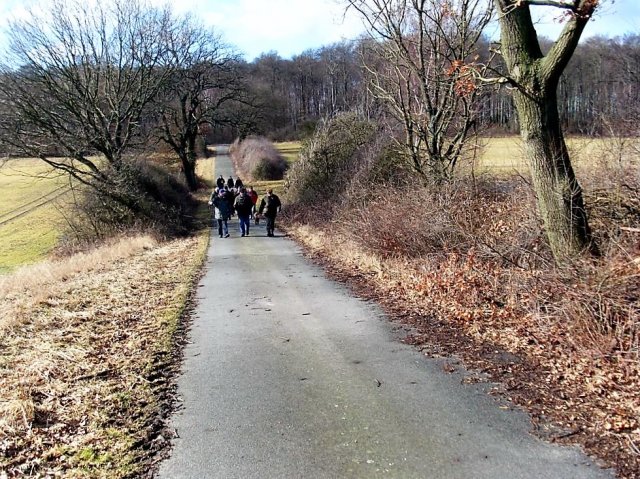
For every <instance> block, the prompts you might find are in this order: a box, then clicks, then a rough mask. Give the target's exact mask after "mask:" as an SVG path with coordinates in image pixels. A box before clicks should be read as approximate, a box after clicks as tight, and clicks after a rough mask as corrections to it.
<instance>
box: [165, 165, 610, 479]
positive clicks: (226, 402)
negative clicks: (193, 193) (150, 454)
mask: <svg viewBox="0 0 640 479" xmlns="http://www.w3.org/2000/svg"><path fill="white" fill-rule="evenodd" d="M216 168H217V172H216V173H217V174H220V173H222V174H224V175H225V178H226V177H228V175H229V173H230V163H229V161H228V159H227V158H226V157H219V158H218V159H217V161H216ZM236 226H237V223H235V222H234V226H233V228H232V231H231V238H228V239H219V238H217V236H216V235H214V236H213V240H212V244H211V247H210V250H209V259H208V263H207V266H206V275H205V276H204V278H203V279H202V281H201V283H200V288H199V289H198V292H199V295H198V298H199V304H198V307H197V310H196V313H195V319H194V324H193V328H192V330H191V333H190V334H191V341H192V343H191V344H189V346H188V347H187V348H186V352H185V363H184V367H183V370H184V373H183V375H182V376H181V377H180V379H179V385H178V386H179V393H180V395H181V396H182V398H183V399H184V402H183V406H184V407H183V408H181V409H180V410H179V411H178V412H177V413H176V414H175V416H174V417H173V427H175V428H176V430H177V431H178V434H179V438H177V439H175V440H174V441H173V447H174V449H173V451H172V455H171V457H170V458H169V459H168V460H166V461H165V462H164V463H163V464H162V466H161V470H160V474H159V475H160V477H161V478H167V479H174V478H194V479H196V478H198V479H200V478H225V479H230V478H242V479H247V478H343V477H344V478H376V477H390V478H425V479H448V478H451V479H467V478H469V479H481V478H487V479H488V478H491V479H517V478H540V479H543V478H544V479H550V478H561V479H578V478H612V477H613V476H612V475H611V474H609V473H608V472H607V471H603V470H601V469H599V468H598V467H596V466H594V465H593V464H591V463H590V462H589V460H588V459H587V458H586V457H585V456H584V455H582V454H581V453H580V452H579V451H577V450H576V449H573V448H565V447H559V446H556V445H551V444H547V443H544V442H542V441H539V440H537V439H536V438H534V437H533V436H531V435H530V434H528V430H529V429H530V424H529V421H528V419H527V417H526V416H525V415H524V414H521V413H516V412H512V411H508V410H505V409H501V408H500V407H499V404H498V403H497V402H496V400H495V399H493V398H492V397H491V396H489V395H488V394H487V393H486V389H487V386H486V385H484V386H483V385H477V384H476V385H465V384H462V383H461V378H462V377H461V376H460V375H458V374H446V373H444V372H443V371H442V367H441V363H440V362H438V361H436V360H430V359H426V358H425V357H424V356H422V355H421V354H420V353H418V352H417V351H415V350H414V349H412V348H411V347H409V346H405V345H403V344H402V343H400V342H399V341H398V338H397V337H396V334H395V333H393V332H392V329H391V327H390V326H389V325H388V323H387V321H386V320H385V318H384V316H383V314H382V313H381V312H380V311H379V310H378V309H377V308H376V307H375V306H374V305H372V304H369V303H367V302H363V301H361V300H358V299H356V298H354V297H352V296H351V295H349V293H348V292H347V291H345V289H344V288H343V287H342V286H340V285H338V284H336V283H334V282H332V281H330V280H328V279H327V278H326V277H325V276H324V274H323V272H322V271H321V270H320V269H318V268H317V267H315V266H313V265H311V264H309V263H308V262H307V261H305V260H304V259H303V257H302V255H301V254H300V250H299V249H298V248H297V247H296V245H295V244H294V243H293V242H292V241H290V240H288V239H286V238H284V237H283V236H282V235H281V234H280V235H279V234H278V233H277V232H276V238H268V237H267V236H266V234H265V230H264V229H263V227H260V228H259V229H255V228H254V229H253V230H252V231H251V236H249V237H247V238H240V237H239V233H238V231H237V227H236ZM336 247H339V245H336Z"/></svg>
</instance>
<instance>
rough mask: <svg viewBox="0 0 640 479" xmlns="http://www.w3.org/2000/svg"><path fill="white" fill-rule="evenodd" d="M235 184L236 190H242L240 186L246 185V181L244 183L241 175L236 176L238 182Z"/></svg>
mask: <svg viewBox="0 0 640 479" xmlns="http://www.w3.org/2000/svg"><path fill="white" fill-rule="evenodd" d="M233 186H234V188H235V189H236V190H240V188H242V187H243V186H244V183H242V180H241V179H240V177H238V178H236V182H235V184H234V185H233Z"/></svg>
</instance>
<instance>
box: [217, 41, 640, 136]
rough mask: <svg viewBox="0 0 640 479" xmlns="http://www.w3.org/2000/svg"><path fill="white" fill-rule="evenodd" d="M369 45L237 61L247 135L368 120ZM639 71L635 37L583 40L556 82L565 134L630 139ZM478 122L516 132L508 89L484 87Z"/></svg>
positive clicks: (639, 102) (491, 130)
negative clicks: (342, 119)
mask: <svg viewBox="0 0 640 479" xmlns="http://www.w3.org/2000/svg"><path fill="white" fill-rule="evenodd" d="M367 42H368V40H366V39H363V40H351V41H342V42H338V43H334V44H330V45H324V46H321V47H318V48H314V49H309V50H306V51H304V52H302V53H300V54H298V55H294V56H292V57H291V58H289V59H287V58H283V57H281V56H280V55H279V54H278V53H277V52H275V51H271V52H266V53H263V54H262V55H260V56H259V57H257V58H256V59H254V60H253V61H252V62H247V63H244V62H243V63H241V64H240V67H241V68H242V69H243V70H245V71H246V77H247V78H249V79H250V81H249V87H250V88H251V90H252V93H253V95H254V97H255V98H256V99H258V100H259V103H260V104H263V105H265V108H264V110H263V111H260V112H259V114H257V115H256V118H255V120H254V122H253V124H249V125H247V127H246V128H247V129H246V131H247V132H250V133H252V134H260V135H265V136H269V137H271V138H272V139H275V140H287V139H297V138H300V137H304V136H307V135H308V134H309V133H310V132H311V131H313V128H314V126H315V124H316V122H317V121H318V120H320V119H322V118H326V117H330V116H331V115H334V114H335V113H336V112H341V111H354V110H355V111H359V112H361V113H362V114H363V115H365V116H368V117H374V116H375V115H376V112H377V109H378V108H379V105H378V104H377V103H376V101H375V98H374V97H373V96H372V95H371V93H370V92H369V91H368V90H367V78H366V74H365V72H364V71H363V67H362V56H363V51H364V50H365V49H366V44H367ZM481 42H482V44H483V45H482V47H481V49H480V50H481V51H484V52H488V51H489V48H490V46H491V44H490V42H489V41H488V40H487V39H486V38H482V40H481ZM541 44H542V47H543V49H544V50H548V49H549V48H550V46H551V44H552V40H550V39H548V38H542V39H541ZM496 68H500V65H496ZM638 72H640V34H636V33H630V34H627V35H624V36H622V37H620V36H611V37H605V36H596V37H591V38H587V39H585V40H583V41H582V42H581V43H580V45H578V47H577V48H576V51H575V53H574V54H573V57H572V59H571V61H570V62H569V64H568V66H567V68H566V70H565V72H564V74H563V75H562V77H561V79H560V83H559V88H558V103H559V105H560V115H561V121H562V126H563V128H564V130H565V131H566V132H567V133H569V134H574V135H589V136H610V135H612V134H617V135H631V136H634V135H636V134H637V128H636V125H637V120H638V115H639V113H640V74H639V73H638ZM478 122H479V124H480V125H481V130H482V131H483V132H485V133H486V134H494V135H504V134H517V133H518V131H519V130H518V128H519V124H518V116H517V114H516V110H515V106H514V104H513V99H512V96H511V94H510V92H509V91H507V90H505V89H504V88H495V87H492V88H485V89H484V90H483V92H482V94H481V97H480V99H479V106H478ZM236 133H238V132H237V131H234V132H232V133H231V134H236ZM221 139H222V140H226V138H225V137H223V138H221ZM217 140H218V138H217V137H215V136H214V137H212V138H211V141H217Z"/></svg>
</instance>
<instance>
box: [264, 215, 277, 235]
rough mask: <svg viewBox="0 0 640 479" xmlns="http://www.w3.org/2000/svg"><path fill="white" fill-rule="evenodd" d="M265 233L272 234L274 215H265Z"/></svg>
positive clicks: (274, 226)
mask: <svg viewBox="0 0 640 479" xmlns="http://www.w3.org/2000/svg"><path fill="white" fill-rule="evenodd" d="M266 218H267V235H268V236H273V230H274V229H275V228H276V217H275V216H267V217H266Z"/></svg>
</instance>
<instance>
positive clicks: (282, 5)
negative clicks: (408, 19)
mask: <svg viewBox="0 0 640 479" xmlns="http://www.w3.org/2000/svg"><path fill="white" fill-rule="evenodd" d="M49 1H50V0H0V28H2V27H3V26H6V22H7V17H8V16H13V17H22V16H24V15H25V13H26V6H28V5H37V6H38V7H39V8H41V9H46V8H47V4H48V2H49ZM86 1H97V0H86ZM101 1H102V2H107V1H109V0H101ZM150 1H151V2H152V3H153V4H154V5H158V6H160V5H164V4H165V3H167V2H168V3H169V4H170V5H172V7H173V9H174V10H175V12H176V13H186V12H191V13H193V14H194V15H195V16H196V17H199V18H201V19H202V21H203V22H204V23H205V24H206V25H211V26H213V27H214V28H215V29H216V30H217V31H218V32H219V33H221V34H222V36H223V38H224V40H225V41H226V42H228V43H230V44H232V45H234V46H236V47H237V48H238V49H240V51H242V52H243V53H244V54H245V55H246V58H247V60H252V59H253V58H255V57H256V56H258V55H260V54H261V53H264V52H268V51H272V50H274V51H277V52H278V53H279V54H280V55H281V56H283V57H285V58H288V57H291V56H292V55H295V54H299V53H302V52H303V51H304V50H307V49H309V48H317V47H321V46H323V45H327V44H329V43H334V42H338V41H340V40H342V39H345V38H346V39H352V38H355V37H357V36H358V35H359V34H360V33H361V32H362V31H363V25H362V22H361V21H360V19H358V18H357V17H356V15H355V13H354V12H352V11H350V12H349V13H348V15H347V16H346V17H344V8H345V6H344V1H343V0H342V1H341V0H270V1H265V0H206V1H202V0H150ZM538 11H539V12H545V11H546V14H545V15H543V16H542V18H541V19H540V21H539V22H538V24H537V29H538V31H539V32H540V33H542V34H544V35H546V36H548V37H550V38H555V37H557V34H558V32H559V31H560V29H561V28H562V25H560V24H558V23H557V22H555V21H554V20H553V17H554V16H557V15H558V9H556V8H546V9H544V8H540V9H538ZM639 28H640V2H638V1H637V0H617V1H616V2H615V3H612V2H611V0H607V1H606V2H605V3H603V8H602V11H601V13H600V14H598V15H597V16H596V17H595V18H594V19H593V20H592V21H590V22H589V24H588V25H587V28H586V30H585V36H590V35H596V34H604V35H607V36H616V35H621V34H624V33H626V32H632V31H633V32H637V31H638V30H639ZM498 35H499V34H498V33H497V32H495V34H493V36H495V37H497V36H498ZM3 43H6V40H5V39H4V38H3V35H2V33H0V45H2V44H3Z"/></svg>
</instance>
